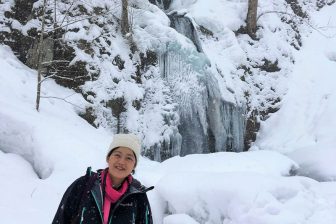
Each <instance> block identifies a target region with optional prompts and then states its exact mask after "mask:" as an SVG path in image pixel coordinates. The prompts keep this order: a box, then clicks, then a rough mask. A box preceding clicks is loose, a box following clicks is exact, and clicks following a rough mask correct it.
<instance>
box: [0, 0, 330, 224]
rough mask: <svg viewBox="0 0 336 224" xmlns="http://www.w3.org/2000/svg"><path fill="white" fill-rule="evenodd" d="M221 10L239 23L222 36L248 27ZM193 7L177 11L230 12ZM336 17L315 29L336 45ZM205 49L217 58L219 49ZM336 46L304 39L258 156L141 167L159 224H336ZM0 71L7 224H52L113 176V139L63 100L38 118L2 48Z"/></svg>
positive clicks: (1, 186)
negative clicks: (79, 194) (98, 172)
mask: <svg viewBox="0 0 336 224" xmlns="http://www.w3.org/2000/svg"><path fill="white" fill-rule="evenodd" d="M220 2H223V5H226V6H228V5H230V7H228V9H229V11H228V12H229V13H228V14H226V15H230V14H232V15H237V17H236V20H228V21H227V23H226V24H225V23H224V24H222V25H221V26H225V27H226V28H227V29H229V28H233V27H235V24H236V23H238V24H239V23H240V22H239V21H240V20H241V16H240V13H239V12H240V11H241V7H239V4H242V3H241V1H237V2H236V3H237V5H235V4H234V3H233V1H218V2H216V4H215V5H220V6H218V7H224V6H223V5H222V4H220ZM187 3H188V4H187ZM193 3H195V1H186V2H185V3H184V4H185V5H183V4H182V3H179V1H176V2H175V6H174V7H176V8H177V9H181V8H182V6H183V7H184V6H185V7H186V9H185V10H190V13H191V14H193V13H194V16H195V20H196V21H199V22H200V23H204V24H212V25H214V24H216V23H214V22H213V21H214V20H217V19H218V18H221V17H220V16H219V15H220V14H219V13H220V12H218V13H215V12H216V10H215V9H220V8H218V7H216V8H214V9H211V7H210V4H207V5H206V8H204V10H200V8H201V7H205V5H204V3H205V1H198V4H196V3H197V1H196V3H195V4H193ZM224 3H225V4H224ZM261 4H262V5H264V6H265V7H268V6H267V4H266V3H261ZM202 9H203V8H202ZM205 9H206V10H205ZM200 11H201V12H202V14H197V13H199V12H200ZM335 12H336V5H333V6H330V7H326V8H325V9H323V10H322V11H320V12H318V13H316V14H315V15H314V17H313V23H314V25H315V26H316V27H319V26H326V25H328V27H326V28H323V29H320V30H321V31H322V32H323V33H324V34H326V35H336V29H335V27H336V16H335V15H336V14H335ZM236 13H237V14H236ZM212 14H214V16H213V17H211V15H212ZM206 18H208V19H206ZM209 18H212V19H213V20H211V19H209ZM223 18H224V17H223ZM162 20H164V19H162ZM209 21H210V22H209ZM237 21H238V22H237ZM271 25H272V23H271V22H270V26H271ZM218 26H220V25H218ZM226 34H227V33H226ZM223 36H225V33H224V34H223ZM230 38H232V37H230ZM268 41H270V43H272V41H275V40H272V39H269V40H268ZM205 44H206V46H208V47H209V48H206V50H208V51H209V54H211V52H213V51H211V49H212V47H213V45H212V44H211V43H210V42H207V43H205ZM237 44H238V43H233V44H232V46H233V47H235V46H236V45H237ZM335 46H336V39H335V37H334V38H326V37H325V36H323V35H321V33H319V32H317V31H314V30H313V32H312V34H311V35H309V36H308V37H304V39H303V47H302V49H301V50H300V51H299V52H297V53H294V57H295V61H296V64H295V65H294V68H293V73H291V75H290V77H289V79H288V85H287V87H286V88H288V91H287V94H286V95H285V97H284V99H283V101H282V106H281V109H280V110H279V111H278V112H277V113H275V114H273V115H272V116H271V118H270V119H268V120H267V121H266V122H264V123H262V129H261V132H260V134H259V135H258V140H257V142H256V144H255V146H254V147H253V149H254V150H253V151H250V152H246V153H240V154H236V153H225V152H223V153H216V154H210V155H190V156H186V157H174V158H171V159H169V160H167V161H165V162H163V163H161V164H160V163H157V162H153V161H150V160H148V159H146V158H141V161H140V164H139V167H138V168H137V173H136V177H137V178H139V179H140V180H141V181H142V182H143V183H144V184H145V185H148V186H149V185H154V186H155V189H154V190H153V191H151V192H149V193H148V194H149V199H150V202H151V205H152V210H153V214H154V221H155V224H161V223H164V224H196V223H209V224H210V223H216V224H217V223H223V224H245V223H246V224H247V223H248V224H263V223H265V224H278V223H281V224H297V223H304V224H316V223H323V224H334V223H336V182H335V179H336V169H335V166H334V164H335V162H336V161H335V160H336V138H335V134H334V133H335V132H334V127H335V125H336V118H335V116H334V114H335V111H336V90H335V88H334V85H335V81H336V76H335V71H336V47H335ZM283 47H284V48H286V47H287V46H283ZM235 49H236V48H235ZM213 50H215V49H213ZM232 52H236V50H233V51H232ZM212 54H214V53H212ZM211 56H212V55H211ZM211 56H210V58H211ZM238 58H239V57H238ZM235 60H238V59H237V57H236V55H234V56H233V58H231V61H232V63H234V62H235ZM216 63H219V62H218V61H217V62H216ZM0 68H1V72H0V177H1V178H2V181H1V183H0V198H1V200H0V220H1V223H6V224H17V223H34V224H45V223H50V222H51V220H52V218H53V215H54V213H55V211H56V208H57V206H58V203H59V201H60V199H61V197H62V194H63V193H64V191H65V189H66V187H67V186H68V185H69V184H70V183H71V182H72V181H73V180H74V179H75V178H77V177H78V176H80V175H82V174H84V173H85V170H86V167H87V166H92V167H93V169H98V168H103V167H105V166H106V164H105V153H106V150H107V147H108V145H109V143H110V141H111V139H112V135H111V133H108V132H107V131H106V130H104V129H99V130H97V129H94V128H93V127H91V126H90V125H89V124H87V123H86V122H85V121H84V120H82V119H81V118H80V117H78V116H77V114H76V111H77V110H78V108H77V107H74V106H72V105H70V104H68V103H66V102H64V101H62V100H58V99H53V98H48V99H42V101H41V111H40V112H39V113H38V112H36V111H35V109H34V108H35V105H34V103H35V89H36V72H35V71H33V70H31V69H29V68H27V67H26V66H24V65H23V64H22V63H20V62H19V61H18V60H17V59H16V58H15V56H14V55H13V53H12V52H11V50H10V49H9V48H8V47H5V46H0ZM281 84H283V83H281ZM232 86H233V87H234V84H232ZM42 88H43V95H46V96H57V97H60V98H66V99H67V100H69V101H71V102H73V103H74V104H76V105H77V106H78V107H84V104H85V102H84V101H83V99H82V98H81V97H80V96H79V95H77V94H75V93H74V92H73V91H71V90H68V89H65V88H63V87H60V86H58V85H56V84H55V83H54V82H53V81H52V80H48V81H46V82H44V83H43V87H42ZM257 149H265V150H271V151H258V150H257ZM281 153H282V154H281ZM293 168H299V170H298V171H299V174H302V175H306V176H309V177H312V178H315V179H318V180H333V181H329V182H317V181H316V180H314V179H311V178H309V177H303V176H293V177H288V174H289V172H290V170H291V169H293ZM39 177H42V178H43V179H39ZM166 211H169V213H170V214H169V215H168V214H165V212H166Z"/></svg>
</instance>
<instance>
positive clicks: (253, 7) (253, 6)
mask: <svg viewBox="0 0 336 224" xmlns="http://www.w3.org/2000/svg"><path fill="white" fill-rule="evenodd" d="M257 9H258V0H248V10H247V16H246V31H247V34H248V35H250V37H251V38H255V36H256V31H257V14H258V11H257Z"/></svg>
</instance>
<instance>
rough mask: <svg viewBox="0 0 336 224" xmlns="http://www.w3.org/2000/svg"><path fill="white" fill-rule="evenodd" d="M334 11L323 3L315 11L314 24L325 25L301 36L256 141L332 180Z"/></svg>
mask: <svg viewBox="0 0 336 224" xmlns="http://www.w3.org/2000/svg"><path fill="white" fill-rule="evenodd" d="M335 10H336V8H335V5H333V6H330V7H326V8H324V9H322V10H321V11H320V12H319V15H321V16H319V17H317V16H316V18H318V20H317V19H316V20H315V21H314V22H315V26H316V27H321V26H325V27H326V28H327V27H329V29H326V30H325V31H324V30H322V33H320V32H321V31H320V32H317V31H315V32H313V33H312V34H311V35H310V36H309V37H307V38H305V39H304V42H303V44H304V45H305V47H304V48H303V49H302V50H300V51H298V52H297V55H296V59H297V62H296V64H295V66H294V69H293V73H292V77H291V80H290V81H289V85H288V92H287V94H286V96H285V97H284V99H283V100H282V106H281V109H280V110H279V111H278V112H277V113H275V114H273V115H272V116H271V117H270V119H268V120H266V121H265V122H264V123H263V124H262V126H261V127H262V128H261V131H260V135H259V138H258V139H257V142H256V144H255V146H256V147H259V149H267V150H276V151H279V152H282V153H285V154H287V155H288V156H289V157H290V158H292V159H294V160H295V161H296V162H297V163H298V164H299V165H300V167H301V168H300V170H299V173H300V174H302V175H305V176H309V177H312V178H314V179H317V180H322V181H323V180H336V169H335V167H334V164H335V162H336V138H335V135H334V133H335V131H334V128H335V126H336V120H335V119H334V114H335V111H336V104H335V102H336V89H335V86H334V83H335V82H336V76H335V72H334V71H335V69H336V63H335V61H333V59H332V57H331V55H334V53H335V52H336V48H334V47H331V46H336V38H335V34H336V29H335V24H336V17H335V15H334V12H335ZM322 34H323V35H322ZM332 36H334V38H332ZM272 127H276V128H272ZM288 127H290V128H288Z"/></svg>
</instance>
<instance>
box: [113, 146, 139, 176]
mask: <svg viewBox="0 0 336 224" xmlns="http://www.w3.org/2000/svg"><path fill="white" fill-rule="evenodd" d="M107 163H108V166H109V173H110V175H111V176H112V178H115V179H117V180H123V179H124V178H125V177H127V176H128V175H130V174H131V172H132V170H133V169H134V168H135V163H136V158H135V156H134V153H133V151H132V150H131V149H130V148H127V147H119V148H117V149H115V150H113V152H112V153H111V155H110V156H109V157H108V159H107Z"/></svg>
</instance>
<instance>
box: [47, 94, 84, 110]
mask: <svg viewBox="0 0 336 224" xmlns="http://www.w3.org/2000/svg"><path fill="white" fill-rule="evenodd" d="M68 97H69V96H67V97H66V98H68ZM41 98H45V99H57V100H63V101H64V102H66V103H68V104H71V105H72V106H74V107H77V108H79V109H81V110H84V109H85V108H83V107H81V106H78V105H76V104H74V103H72V102H70V101H68V100H66V98H61V97H56V96H41Z"/></svg>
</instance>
